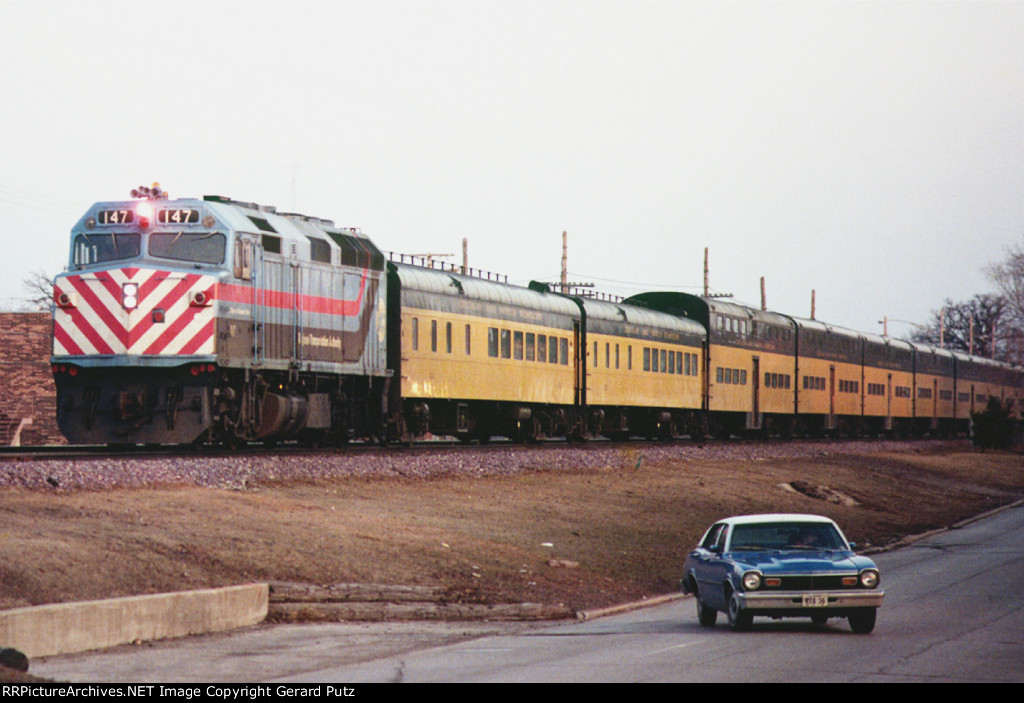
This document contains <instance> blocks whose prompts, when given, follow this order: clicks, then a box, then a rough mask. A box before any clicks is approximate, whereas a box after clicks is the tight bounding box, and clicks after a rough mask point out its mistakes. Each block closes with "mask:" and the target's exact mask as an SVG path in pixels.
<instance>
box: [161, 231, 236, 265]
mask: <svg viewBox="0 0 1024 703" xmlns="http://www.w3.org/2000/svg"><path fill="white" fill-rule="evenodd" d="M226 244H227V238H226V237H225V236H224V235H223V234H221V233H220V232H204V233H202V234H188V233H185V232H154V233H153V234H151V235H150V236H149V254H150V256H155V257H158V258H161V259H175V260H177V261H194V262H196V263H200V264H221V263H224V247H225V246H226Z"/></svg>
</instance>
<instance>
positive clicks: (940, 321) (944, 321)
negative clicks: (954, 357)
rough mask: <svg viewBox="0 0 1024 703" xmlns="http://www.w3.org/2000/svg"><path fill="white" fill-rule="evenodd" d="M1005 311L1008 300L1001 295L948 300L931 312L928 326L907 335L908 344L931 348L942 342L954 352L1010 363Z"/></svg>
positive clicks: (1012, 334)
mask: <svg viewBox="0 0 1024 703" xmlns="http://www.w3.org/2000/svg"><path fill="white" fill-rule="evenodd" d="M1006 308H1007V301H1006V299H1005V298H1004V297H1003V296H1001V295H989V294H979V295H976V296H974V297H973V298H971V299H970V300H967V301H964V302H961V303H954V302H953V301H952V300H949V299H947V300H946V302H945V304H944V305H943V306H942V308H941V309H940V310H934V311H932V315H931V320H930V321H929V322H928V324H926V325H923V326H921V327H919V328H917V329H916V330H915V331H914V332H913V333H912V334H911V335H910V341H912V342H918V343H921V344H932V345H934V346H939V345H940V343H941V344H942V346H943V347H945V348H946V349H951V350H953V351H962V352H973V353H974V355H975V356H983V357H988V358H997V359H1002V360H1007V361H1009V360H1012V359H1010V358H1009V352H1010V349H1009V346H1010V345H1008V344H1007V342H1008V340H1009V339H1011V338H1012V337H1013V336H1014V333H1013V329H1011V326H1010V325H1009V324H1008V316H1007V315H1006ZM1017 329H1019V328H1017Z"/></svg>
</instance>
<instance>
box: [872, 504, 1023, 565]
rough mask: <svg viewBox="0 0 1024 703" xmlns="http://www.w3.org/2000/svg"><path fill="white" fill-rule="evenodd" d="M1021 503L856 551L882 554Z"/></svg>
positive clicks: (955, 528) (1007, 505)
mask: <svg viewBox="0 0 1024 703" xmlns="http://www.w3.org/2000/svg"><path fill="white" fill-rule="evenodd" d="M1021 505H1024V500H1016V501H1014V502H1012V503H1007V504H1006V505H1000V506H999V507H998V508H992V509H991V510H987V511H985V512H983V513H979V514H977V515H972V516H971V517H968V518H964V519H963V520H961V521H960V522H954V523H953V524H952V525H949V526H947V527H937V528H935V529H934V530H928V531H927V532H921V533H919V534H916V535H908V536H906V537H901V538H900V539H898V540H896V541H895V542H890V543H889V544H886V545H883V546H881V547H874V548H872V549H865V550H864V551H860V550H858V553H859V554H867V555H871V554H883V553H885V552H891V551H892V550H894V549H899V548H900V547H906V546H907V545H910V544H913V543H914V542H920V541H921V540H923V539H925V538H926V537H931V536H932V535H938V534H942V533H943V532H949V531H950V530H959V529H960V528H961V527H964V526H966V525H970V524H971V523H972V522H977V521H978V520H984V519H985V518H987V517H991V516H992V515H997V514H999V513H1001V512H1003V511H1004V510H1012V509H1013V508H1018V507H1020V506H1021Z"/></svg>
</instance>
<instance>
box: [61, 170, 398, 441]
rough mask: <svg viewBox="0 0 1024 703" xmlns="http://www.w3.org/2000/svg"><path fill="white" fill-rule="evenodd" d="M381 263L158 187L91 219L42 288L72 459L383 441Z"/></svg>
mask: <svg viewBox="0 0 1024 703" xmlns="http://www.w3.org/2000/svg"><path fill="white" fill-rule="evenodd" d="M384 263H385V262H384V256H383V254H381V252H380V251H379V250H378V249H377V248H376V247H375V246H374V245H373V243H372V242H371V241H370V240H369V239H367V238H366V237H364V236H363V235H362V234H361V233H360V232H359V231H358V230H355V229H349V228H344V227H336V226H335V225H334V224H333V223H332V222H330V221H328V220H322V219H318V218H313V217H306V216H302V215H296V214H290V213H278V212H277V211H276V210H275V209H274V208H272V207H266V206H260V205H257V204H255V203H243V202H238V201H234V200H231V199H229V198H223V197H218V196H207V197H205V198H204V199H203V200H195V199H179V200H170V199H168V198H167V197H166V195H165V194H164V193H163V192H162V191H160V190H159V189H158V188H154V189H149V190H148V192H147V191H143V193H142V197H141V198H139V199H135V200H131V201H118V202H103V203H97V204H96V205H94V206H93V207H91V208H90V209H89V210H88V212H86V213H85V215H84V216H83V217H82V218H81V219H80V220H79V221H78V223H77V224H76V225H75V227H74V229H73V230H72V235H71V252H70V261H69V266H68V270H67V271H66V272H65V273H64V274H62V275H60V276H58V277H57V278H56V280H55V282H54V321H53V357H52V367H53V371H54V378H55V380H56V385H57V420H58V426H59V427H60V430H61V432H62V433H63V434H64V435H65V436H66V437H67V438H68V440H69V441H70V442H72V443H75V444H94V443H115V444H116V443H171V444H188V443H193V442H202V441H210V440H216V441H222V442H224V443H227V444H229V445H230V444H237V443H241V442H245V441H252V440H264V441H276V440H278V439H284V438H289V437H296V436H299V435H301V434H303V433H305V434H307V435H312V436H317V437H320V438H325V439H329V438H331V437H335V438H338V439H341V440H344V439H345V438H346V437H348V436H349V433H352V432H355V433H358V434H360V435H368V436H382V433H383V422H384V419H383V418H384V413H385V411H386V407H385V406H384V402H385V399H386V390H387V385H388V383H389V381H390V378H391V373H390V371H389V369H388V367H387V353H386V351H387V349H386V336H385V335H386V312H387V310H386V306H387V297H386V288H385V272H384Z"/></svg>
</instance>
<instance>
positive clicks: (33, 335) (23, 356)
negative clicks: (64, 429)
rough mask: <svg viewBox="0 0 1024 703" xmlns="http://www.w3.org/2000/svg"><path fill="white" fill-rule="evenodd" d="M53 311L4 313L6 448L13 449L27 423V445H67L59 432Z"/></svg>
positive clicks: (1, 418)
mask: <svg viewBox="0 0 1024 703" xmlns="http://www.w3.org/2000/svg"><path fill="white" fill-rule="evenodd" d="M51 329H52V323H51V317H50V313H48V312H2V313H0V444H2V445H4V446H6V445H9V444H10V443H11V441H12V439H13V438H14V435H15V433H16V432H17V430H18V426H19V425H21V423H22V420H23V419H26V418H31V420H32V423H31V424H25V425H23V426H22V430H21V444H23V445H38V444H65V440H64V438H63V437H62V436H61V434H60V432H59V431H58V430H57V422H56V395H57V391H56V388H55V387H54V385H53V374H52V373H51V372H50V350H51V342H50V334H51Z"/></svg>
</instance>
